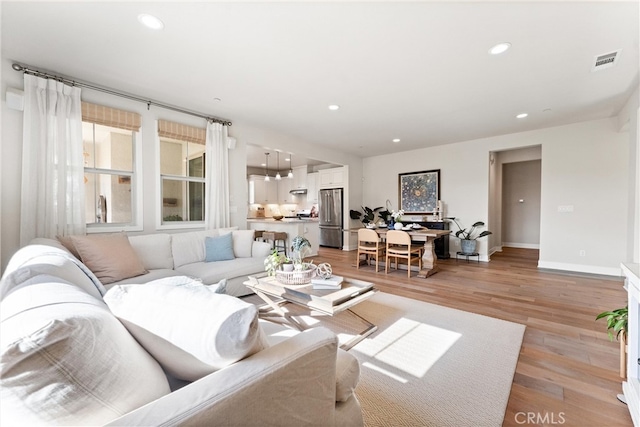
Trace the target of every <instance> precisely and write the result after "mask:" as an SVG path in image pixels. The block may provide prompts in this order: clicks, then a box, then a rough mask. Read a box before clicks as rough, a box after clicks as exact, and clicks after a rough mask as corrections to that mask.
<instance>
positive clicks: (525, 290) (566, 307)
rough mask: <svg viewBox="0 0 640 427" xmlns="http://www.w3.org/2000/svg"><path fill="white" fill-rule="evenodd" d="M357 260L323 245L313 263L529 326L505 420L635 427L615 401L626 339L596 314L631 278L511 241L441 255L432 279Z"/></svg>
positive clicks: (616, 302)
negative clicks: (597, 272)
mask: <svg viewBox="0 0 640 427" xmlns="http://www.w3.org/2000/svg"><path fill="white" fill-rule="evenodd" d="M355 258H356V252H355V251H351V252H344V251H341V250H336V249H329V248H320V253H319V256H318V257H315V258H314V263H316V264H317V263H319V262H328V263H330V264H331V266H332V267H333V271H334V273H336V274H339V275H344V276H351V277H359V278H361V279H363V280H367V281H370V282H373V283H375V284H376V286H377V287H378V288H379V289H380V290H381V291H383V292H388V293H392V294H395V295H401V296H405V297H409V298H414V299H417V300H422V301H427V302H430V303H434V304H439V305H443V306H447V307H453V308H457V309H459V310H465V311H469V312H473V313H478V314H483V315H486V316H491V317H496V318H499V319H503V320H509V321H512V322H517V323H521V324H524V325H526V327H527V329H526V332H525V335H524V340H523V344H522V348H521V351H520V358H519V360H518V365H517V368H516V373H515V376H514V381H513V385H512V387H511V395H510V398H509V404H508V406H507V411H506V415H505V419H504V424H503V425H505V426H522V425H526V426H534V425H548V426H551V425H563V426H581V427H583V426H594V427H600V426H632V422H631V417H630V415H629V412H628V410H627V407H626V406H625V405H624V404H623V403H620V402H619V401H618V400H617V399H616V395H617V394H618V393H621V392H622V389H621V378H620V377H619V373H618V369H619V344H618V342H615V341H614V342H610V341H609V338H608V336H607V333H606V326H605V322H604V320H599V321H598V322H596V321H595V317H596V315H597V314H598V313H600V312H602V311H605V310H609V309H614V308H618V307H623V306H624V305H626V292H625V291H624V290H623V288H622V285H623V281H622V279H619V280H618V279H616V278H608V277H604V278H601V277H593V276H587V275H578V274H576V275H572V274H564V273H557V272H549V271H540V270H538V269H537V268H536V265H537V260H538V251H537V250H532V249H513V248H505V249H504V251H503V252H501V253H496V254H494V255H492V256H491V262H489V263H483V262H481V263H479V264H478V263H476V262H475V261H472V262H470V263H466V262H465V261H464V260H459V261H456V260H455V259H449V260H438V265H439V266H440V268H441V270H440V272H439V273H437V274H435V275H434V276H431V277H429V278H428V279H418V278H417V277H415V272H414V273H413V275H412V277H411V279H408V278H407V274H406V270H400V271H397V272H390V273H389V274H385V273H384V268H383V269H382V271H381V272H379V273H376V272H375V268H374V267H373V266H362V267H361V268H360V269H359V270H356V268H355V266H354V265H355ZM469 362H470V363H473V361H472V360H470V361H469ZM478 369H482V366H478ZM461 404H464V403H461ZM527 413H532V414H533V415H529V417H532V418H529V422H527V416H528V415H527Z"/></svg>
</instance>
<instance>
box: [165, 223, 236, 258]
mask: <svg viewBox="0 0 640 427" xmlns="http://www.w3.org/2000/svg"><path fill="white" fill-rule="evenodd" d="M237 228H238V227H230V228H216V229H213V230H205V231H191V232H188V233H176V234H172V235H171V254H172V256H173V268H178V267H180V266H182V265H185V264H191V263H192V262H201V261H204V239H205V238H206V237H215V236H220V235H222V234H227V233H230V232H232V231H233V230H236V229H237Z"/></svg>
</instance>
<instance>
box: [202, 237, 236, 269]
mask: <svg viewBox="0 0 640 427" xmlns="http://www.w3.org/2000/svg"><path fill="white" fill-rule="evenodd" d="M204 252H205V255H204V261H205V262H213V261H228V260H231V259H234V258H235V256H234V255H233V236H232V234H231V233H226V234H223V235H222V236H216V237H205V239H204Z"/></svg>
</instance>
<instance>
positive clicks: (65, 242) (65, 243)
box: [56, 236, 80, 259]
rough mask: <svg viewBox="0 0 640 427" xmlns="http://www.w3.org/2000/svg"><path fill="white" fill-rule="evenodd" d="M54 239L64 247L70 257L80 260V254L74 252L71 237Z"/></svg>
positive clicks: (74, 247) (74, 248)
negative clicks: (69, 253)
mask: <svg viewBox="0 0 640 427" xmlns="http://www.w3.org/2000/svg"><path fill="white" fill-rule="evenodd" d="M56 239H58V241H59V242H60V243H61V244H62V246H64V247H65V248H66V249H67V250H68V251H69V252H71V255H73V256H74V257H76V258H78V259H80V254H79V253H78V251H77V250H76V246H75V245H74V244H73V240H71V236H56Z"/></svg>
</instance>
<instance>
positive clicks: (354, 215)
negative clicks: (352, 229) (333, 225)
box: [349, 206, 391, 226]
mask: <svg viewBox="0 0 640 427" xmlns="http://www.w3.org/2000/svg"><path fill="white" fill-rule="evenodd" d="M376 214H377V215H378V218H379V219H380V221H382V222H384V223H385V224H386V223H388V222H389V216H390V215H391V212H389V210H388V209H384V208H383V207H382V206H380V207H377V208H375V209H371V208H369V207H367V206H363V207H362V212H360V211H356V210H354V209H351V210H349V217H350V218H351V219H357V220H360V221H362V224H363V225H365V226H366V225H367V224H376V223H377V222H378V221H376Z"/></svg>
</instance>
